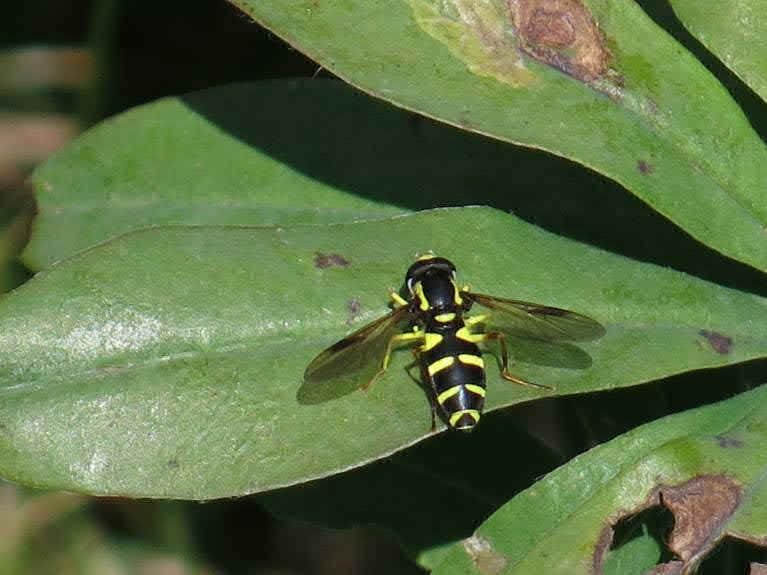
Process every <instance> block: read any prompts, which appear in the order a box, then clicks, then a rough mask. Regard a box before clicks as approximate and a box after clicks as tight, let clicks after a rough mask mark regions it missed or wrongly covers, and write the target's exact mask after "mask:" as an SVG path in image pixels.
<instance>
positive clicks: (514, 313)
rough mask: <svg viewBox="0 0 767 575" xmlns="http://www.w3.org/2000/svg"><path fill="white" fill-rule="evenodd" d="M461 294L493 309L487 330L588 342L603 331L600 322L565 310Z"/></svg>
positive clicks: (599, 335) (545, 338)
mask: <svg viewBox="0 0 767 575" xmlns="http://www.w3.org/2000/svg"><path fill="white" fill-rule="evenodd" d="M462 295H463V296H464V297H466V298H468V299H469V300H471V301H474V302H476V303H478V304H479V305H481V306H484V307H486V308H488V309H490V310H492V312H493V313H492V314H491V318H490V319H489V320H488V321H487V323H486V327H487V329H496V330H498V331H501V332H505V333H508V334H510V335H515V336H519V337H527V338H533V339H543V340H551V341H562V340H568V341H588V340H592V339H597V338H599V337H602V336H603V335H604V333H605V328H604V327H602V325H601V324H600V323H599V322H597V321H595V320H593V319H591V318H590V317H586V316H585V315H581V314H579V313H575V312H573V311H569V310H566V309H560V308H557V307H551V306H546V305H540V304H537V303H531V302H525V301H519V300H513V299H504V298H497V297H493V296H489V295H485V294H477V293H473V292H463V294H462Z"/></svg>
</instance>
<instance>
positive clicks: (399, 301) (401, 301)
mask: <svg viewBox="0 0 767 575" xmlns="http://www.w3.org/2000/svg"><path fill="white" fill-rule="evenodd" d="M389 297H390V298H391V299H393V300H394V303H396V304H397V305H398V306H403V305H408V303H407V300H406V299H404V298H403V297H402V296H401V295H399V294H398V293H397V292H396V291H394V290H393V289H390V290H389Z"/></svg>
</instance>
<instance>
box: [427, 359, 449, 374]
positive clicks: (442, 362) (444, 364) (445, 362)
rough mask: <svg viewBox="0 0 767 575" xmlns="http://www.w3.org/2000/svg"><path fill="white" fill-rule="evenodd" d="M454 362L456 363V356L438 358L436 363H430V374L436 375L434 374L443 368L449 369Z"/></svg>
mask: <svg viewBox="0 0 767 575" xmlns="http://www.w3.org/2000/svg"><path fill="white" fill-rule="evenodd" d="M453 363H455V358H454V357H453V356H448V357H443V358H442V359H438V360H437V361H435V362H434V363H432V364H429V367H428V368H427V370H428V372H429V375H430V376H434V374H436V373H439V372H440V371H442V370H443V369H447V368H448V367H450V366H451V365H453Z"/></svg>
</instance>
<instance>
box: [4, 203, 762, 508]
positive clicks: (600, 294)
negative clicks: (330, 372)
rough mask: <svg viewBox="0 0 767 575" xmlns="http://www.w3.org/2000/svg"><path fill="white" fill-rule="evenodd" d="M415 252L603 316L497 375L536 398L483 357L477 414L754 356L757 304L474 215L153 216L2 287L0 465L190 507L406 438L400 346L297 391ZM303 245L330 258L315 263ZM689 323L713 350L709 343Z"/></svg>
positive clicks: (374, 311)
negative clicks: (332, 380)
mask: <svg viewBox="0 0 767 575" xmlns="http://www.w3.org/2000/svg"><path fill="white" fill-rule="evenodd" d="M456 230H470V231H471V234H472V237H473V241H472V242H467V241H466V236H465V235H464V234H460V233H459V234H457V233H456ZM382 239H385V240H386V241H382ZM429 249H431V250H433V251H435V252H437V253H440V254H444V255H446V256H449V257H450V258H451V259H452V260H453V261H454V262H455V263H456V264H457V265H458V269H459V274H460V279H461V280H462V281H470V282H471V284H472V286H474V287H475V288H476V289H477V291H480V290H481V291H483V292H487V293H492V294H498V295H501V296H513V297H515V298H519V299H523V300H526V301H537V302H541V303H546V304H550V305H554V306H558V307H563V308H568V309H573V310H577V311H578V312H581V313H584V314H586V315H588V316H591V317H593V318H594V319H596V320H597V321H599V322H600V323H602V324H604V325H605V326H606V327H607V334H606V335H605V336H604V337H603V338H601V339H600V340H597V341H595V342H588V343H582V344H579V345H578V346H577V347H578V348H580V351H581V352H582V353H583V354H586V355H587V356H588V359H590V360H591V361H587V362H583V361H580V362H578V361H572V357H573V354H572V353H570V352H565V353H563V354H562V356H561V358H558V356H557V354H550V357H547V358H546V359H545V360H544V361H541V362H539V363H540V365H536V363H535V361H531V362H530V363H525V364H523V363H522V362H521V361H520V362H518V363H516V364H515V365H514V366H513V367H512V371H513V372H514V373H515V374H518V375H519V376H520V377H523V378H525V379H530V380H532V381H536V382H539V383H544V384H547V385H550V386H552V387H553V388H554V389H555V391H552V392H540V391H538V390H532V389H528V388H522V387H521V386H516V385H511V384H508V383H507V382H504V381H503V380H501V378H500V375H499V372H498V370H497V369H496V368H494V367H493V362H491V361H488V366H489V369H488V381H489V390H488V404H487V405H488V409H490V410H492V409H496V408H498V407H502V406H504V405H511V404H513V403H518V402H521V401H529V400H531V399H536V398H540V397H543V396H545V395H546V394H550V393H557V394H573V393H581V392H587V391H594V390H599V389H612V388H616V387H621V386H628V385H636V384H638V383H642V382H645V381H650V380H652V379H656V378H660V377H664V376H667V375H670V374H674V373H679V372H683V371H687V370H690V369H700V368H704V367H714V366H719V365H726V364H732V363H737V362H741V361H745V360H748V359H752V358H756V357H762V356H763V355H764V350H765V349H767V346H766V345H765V342H766V341H767V329H766V328H765V325H764V323H763V322H761V321H760V320H759V318H760V317H762V316H763V314H764V310H765V301H764V300H763V299H761V298H759V297H757V296H753V295H749V294H746V293H742V292H737V291H734V290H729V289H725V288H722V287H719V286H716V285H713V284H709V283H706V282H703V281H701V280H697V279H695V278H692V277H689V276H685V275H683V274H680V273H678V272H673V271H670V270H668V269H663V268H659V267H656V266H652V265H647V264H637V263H636V262H632V261H630V260H626V259H624V258H620V257H617V256H614V255H611V254H608V253H605V252H602V251H599V250H597V249H594V248H590V247H587V246H584V245H581V244H578V243H575V242H572V241H569V240H565V239H563V238H561V237H557V236H552V235H551V234H548V233H546V232H543V231H541V230H540V229H538V228H535V227H533V226H530V225H529V224H525V223H523V222H521V221H520V220H518V219H516V218H514V217H512V216H510V215H507V214H503V213H502V212H498V211H495V210H491V209H487V208H473V209H472V208H464V209H452V210H451V209H448V210H434V211H430V212H423V213H420V214H416V215H413V216H408V217H397V218H393V219H387V220H380V221H370V222H361V223H356V224H344V225H332V226H294V227H261V228H258V227H255V228H247V227H207V228H206V227H176V228H174V227H168V228H156V229H151V230H146V231H143V232H136V233H133V234H129V235H126V236H122V237H120V238H118V239H116V240H114V241H111V242H107V243H104V244H102V245H100V246H98V247H96V248H93V249H91V250H88V251H86V252H82V253H81V254H79V255H77V256H75V257H73V258H71V259H69V260H66V261H63V262H61V263H60V264H58V265H56V266H53V267H52V268H50V269H49V270H48V271H45V272H42V273H40V274H38V275H37V276H35V277H34V278H33V279H32V280H31V281H29V282H27V283H26V284H25V285H24V286H22V287H21V288H19V289H18V290H16V291H15V292H12V293H11V294H9V295H7V296H6V297H4V298H3V299H2V300H0V385H1V386H2V391H0V393H1V394H2V398H3V401H2V403H0V471H2V473H3V475H5V476H7V477H9V478H12V479H15V480H17V481H21V482H26V483H32V484H35V485H44V486H50V487H57V488H66V489H71V490H79V491H86V492H92V493H112V494H126V495H144V496H162V497H178V498H196V499H206V498H212V497H224V496H232V495H240V494H244V493H252V492H257V491H263V490H266V489H271V488H275V487H278V486H282V485H287V484H293V483H298V482H301V481H305V480H308V479H312V478H316V477H321V476H326V475H329V474H332V473H335V472H339V471H342V470H345V469H349V468H351V467H355V466H359V465H362V464H364V463H367V462H369V461H371V460H374V459H377V458H380V457H382V456H385V455H387V454H390V453H392V452H394V451H397V450H399V449H402V448H404V447H406V446H408V445H411V444H413V443H415V442H417V441H419V440H422V439H423V438H425V437H427V436H428V435H429V407H428V403H427V400H426V398H425V396H424V395H423V393H422V391H421V390H420V388H419V386H417V385H416V384H415V383H414V382H413V381H412V380H411V379H410V378H409V377H408V376H407V374H406V372H405V369H404V368H405V365H406V364H407V363H409V362H410V358H411V357H412V356H411V354H409V353H407V352H402V353H397V354H395V355H396V357H395V358H394V361H393V364H392V366H391V368H390V370H389V372H388V373H387V374H386V376H385V377H383V378H382V379H381V380H380V381H378V382H377V383H376V384H375V385H374V386H373V387H372V389H371V390H370V391H369V392H367V393H363V392H359V393H352V394H349V395H347V396H345V397H343V398H340V399H338V400H335V401H328V402H325V403H320V404H317V405H302V404H300V403H299V402H298V400H297V397H296V394H297V391H298V389H299V387H300V385H301V377H302V373H303V370H304V368H305V366H306V365H307V364H308V362H309V361H310V360H311V358H312V357H314V356H315V355H316V354H317V353H319V351H320V350H322V349H323V348H325V347H326V346H327V345H329V344H331V343H333V342H334V341H336V340H338V339H340V338H341V337H342V336H343V335H345V334H346V333H349V332H351V331H352V330H353V329H354V327H355V326H358V325H361V324H362V323H363V322H366V321H369V320H371V319H372V318H374V317H377V316H379V315H382V314H383V313H385V312H386V310H387V308H386V307H385V306H386V301H387V298H386V290H387V288H389V287H397V286H398V284H399V283H400V282H401V281H402V277H403V275H404V272H405V270H406V269H407V267H408V265H409V264H410V262H411V261H412V258H413V257H414V255H415V254H416V253H423V252H424V251H426V250H429ZM317 252H320V253H324V254H337V255H338V256H339V257H341V258H343V260H344V261H346V262H347V265H335V266H330V267H326V266H323V265H317V263H316V259H315V258H316V253H317ZM351 303H355V305H354V306H352V305H351ZM702 330H705V331H706V332H708V333H717V334H720V335H721V336H723V337H728V338H730V340H731V342H732V344H731V345H730V346H729V347H728V348H727V350H726V351H723V350H721V349H717V348H715V347H713V346H712V345H711V344H710V341H709V340H708V339H707V338H706V337H704V336H702V335H701V331H702ZM527 353H528V354H532V355H534V353H532V352H531V349H528V350H527ZM383 422H386V423H387V425H385V426H384V427H382V423H383Z"/></svg>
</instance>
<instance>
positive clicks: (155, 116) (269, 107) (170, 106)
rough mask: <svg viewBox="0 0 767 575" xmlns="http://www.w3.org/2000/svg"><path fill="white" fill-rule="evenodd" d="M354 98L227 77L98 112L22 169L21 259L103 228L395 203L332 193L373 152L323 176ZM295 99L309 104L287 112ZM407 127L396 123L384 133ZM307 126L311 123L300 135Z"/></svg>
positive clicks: (311, 219) (340, 216)
mask: <svg viewBox="0 0 767 575" xmlns="http://www.w3.org/2000/svg"><path fill="white" fill-rule="evenodd" d="M307 91H308V92H309V93H310V94H311V96H312V98H311V100H308V99H307V98H306V95H305V92H307ZM365 100H366V98H364V97H362V96H360V95H357V94H353V93H351V92H350V91H349V90H344V89H343V88H342V87H340V86H337V85H334V83H332V82H327V81H325V82H322V81H320V82H315V83H310V82H300V81H299V82H293V81H290V82H288V81H284V82H273V83H269V82H264V83H262V84H251V85H244V84H237V85H232V86H226V87H223V88H219V89H215V90H209V91H203V92H199V93H193V94H189V95H186V96H183V97H178V98H165V99H162V100H159V101H157V102H153V103H151V104H147V105H145V106H141V107H139V108H136V109H134V110H130V111H128V112H126V113H123V114H120V115H118V116H116V117H114V118H111V119H109V120H106V121H105V122H103V123H101V124H100V125H98V126H96V127H95V128H93V129H91V130H90V131H88V132H86V133H85V134H84V135H82V136H81V137H80V138H79V139H77V140H76V141H75V142H74V143H73V144H71V145H70V146H68V147H67V148H65V149H64V150H62V151H61V152H59V153H58V154H56V155H54V156H53V157H52V158H51V159H49V160H48V161H47V162H45V163H44V164H43V165H42V166H40V167H39V168H38V169H37V170H36V171H35V173H34V174H33V176H32V183H33V185H34V187H35V190H36V194H37V200H38V205H39V214H38V217H37V220H36V222H35V229H34V235H33V237H32V239H31V242H30V245H29V246H28V248H27V250H26V253H25V258H26V261H27V263H28V265H30V266H31V267H32V268H34V269H42V268H44V267H46V266H47V265H50V264H51V263H52V262H54V261H56V260H58V259H61V258H63V257H66V256H69V255H72V254H73V253H75V252H77V251H79V250H81V249H84V248H87V247H89V246H92V245H94V244H96V243H98V242H100V241H104V240H106V239H109V238H110V237H114V236H117V235H120V234H121V233H125V232H128V231H132V230H136V229H141V228H144V227H149V226H156V225H163V224H238V225H254V224H276V223H280V224H291V223H297V222H300V223H328V222H336V221H344V220H352V219H355V218H365V217H373V216H376V215H378V216H379V217H380V216H384V215H392V214H395V213H398V212H401V211H402V210H399V209H396V208H394V207H393V206H391V200H389V201H388V202H387V198H386V197H385V195H386V192H382V194H383V195H384V198H382V199H379V200H376V199H375V198H373V199H371V200H366V199H362V198H359V197H356V196H354V195H350V194H347V193H342V190H344V189H345V188H348V187H349V185H350V183H353V182H355V181H358V180H359V179H360V178H361V177H362V174H363V172H364V170H365V169H366V168H367V167H368V166H369V165H370V164H371V163H372V162H374V161H375V156H374V154H366V155H365V157H364V158H362V160H363V161H360V162H358V163H356V164H355V165H352V166H350V167H349V169H348V170H347V171H346V173H345V177H346V181H344V180H343V179H338V178H337V179H336V181H332V180H331V181H325V180H326V179H327V177H329V176H331V177H332V176H333V174H332V172H329V171H328V169H327V167H326V165H327V164H328V163H330V164H333V163H334V162H335V161H336V160H335V159H334V157H335V156H336V154H340V153H341V152H340V150H339V148H340V149H343V148H344V147H345V145H346V141H345V140H344V138H346V137H348V134H349V131H350V130H351V126H350V125H349V124H348V118H351V117H354V114H353V113H352V114H351V115H350V114H349V113H348V112H347V110H352V111H354V110H357V109H359V108H360V107H362V108H364V109H365V110H370V106H367V105H366V104H367V103H366V101H365ZM296 101H300V102H303V103H304V104H305V103H307V101H310V102H311V103H312V106H313V109H306V108H305V109H303V110H296V109H295V106H294V105H293V104H294V103H295V102H296ZM370 112H371V113H370V114H369V115H367V116H366V117H364V118H359V115H357V117H356V119H357V120H360V121H361V122H377V121H380V120H381V116H386V115H387V110H386V107H385V106H383V105H379V106H376V107H375V109H372V110H370ZM286 115H291V116H292V121H291V122H290V123H288V122H286V121H284V118H285V116H286ZM344 118H347V120H346V122H347V123H346V124H345V125H338V124H342V123H343V119H344ZM407 127H408V126H407V123H406V122H400V123H399V124H398V125H397V126H396V128H395V129H394V130H393V132H394V134H389V135H390V136H393V137H395V138H396V137H397V136H399V135H401V133H402V132H404V131H405V130H406V129H407ZM356 128H357V129H358V130H359V129H361V126H359V125H358V126H357V127H356ZM311 130H316V131H317V132H316V133H315V135H314V136H313V137H312V138H307V137H306V136H305V133H306V132H307V131H311ZM403 157H404V156H403ZM357 159H361V158H360V157H359V156H358V158H357ZM408 168H409V170H410V171H411V172H412V175H413V176H415V175H416V174H417V173H418V172H417V171H416V170H415V166H413V165H409V166H408ZM410 175H411V173H408V174H407V177H408V178H409V177H410ZM413 180H414V181H413V182H412V183H411V184H409V185H415V182H416V181H417V180H418V178H417V177H415V178H413ZM379 187H380V186H379ZM398 192H399V191H398V190H397V189H396V188H394V189H393V190H392V191H391V192H390V193H391V194H392V195H393V196H394V197H397V194H398Z"/></svg>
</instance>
